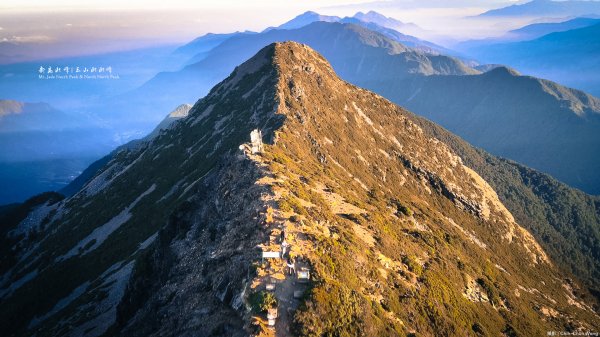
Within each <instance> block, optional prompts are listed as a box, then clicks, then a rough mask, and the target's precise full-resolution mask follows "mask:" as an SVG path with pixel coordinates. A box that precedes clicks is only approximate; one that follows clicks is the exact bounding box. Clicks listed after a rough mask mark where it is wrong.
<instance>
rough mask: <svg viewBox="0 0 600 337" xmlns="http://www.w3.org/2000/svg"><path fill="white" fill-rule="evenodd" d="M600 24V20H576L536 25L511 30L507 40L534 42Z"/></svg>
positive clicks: (583, 18)
mask: <svg viewBox="0 0 600 337" xmlns="http://www.w3.org/2000/svg"><path fill="white" fill-rule="evenodd" d="M598 23H600V18H585V17H581V18H575V19H571V20H567V21H563V22H550V23H534V24H531V25H527V26H524V27H522V28H519V29H515V30H511V31H509V32H508V34H507V39H518V40H522V41H523V40H533V39H537V38H539V37H542V36H544V35H548V34H550V33H556V32H564V31H567V30H572V29H578V28H585V27H589V26H593V25H595V24H598Z"/></svg>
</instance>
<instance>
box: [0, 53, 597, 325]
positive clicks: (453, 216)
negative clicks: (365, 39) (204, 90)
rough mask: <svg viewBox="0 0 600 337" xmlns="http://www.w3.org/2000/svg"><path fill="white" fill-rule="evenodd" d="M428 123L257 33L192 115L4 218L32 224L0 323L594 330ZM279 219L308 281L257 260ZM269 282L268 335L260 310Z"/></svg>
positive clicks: (0, 306) (557, 277)
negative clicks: (256, 146)
mask: <svg viewBox="0 0 600 337" xmlns="http://www.w3.org/2000/svg"><path fill="white" fill-rule="evenodd" d="M427 123H428V122H426V121H424V120H423V119H420V118H418V117H416V116H415V115H413V114H411V113H409V112H407V111H406V110H403V109H402V108H399V107H397V106H395V105H393V104H392V103H390V102H389V101H387V100H385V99H383V98H382V97H381V96H378V95H376V94H373V93H371V92H368V91H366V90H363V89H360V88H357V87H355V86H352V85H350V84H348V83H346V82H343V81H342V80H340V79H339V78H338V77H337V76H336V74H335V73H334V71H333V69H332V68H331V66H330V65H329V64H328V62H327V61H326V60H325V59H324V58H323V57H322V56H320V55H319V54H317V53H316V52H314V51H313V50H311V49H310V48H308V47H307V46H304V45H300V44H297V43H278V44H273V45H269V46H267V47H266V48H263V49H261V50H260V51H259V52H258V53H257V54H256V55H255V56H254V57H252V58H251V59H250V60H248V61H247V62H245V63H243V64H242V65H240V66H239V67H237V68H236V69H235V70H234V72H233V73H232V74H231V75H230V76H229V77H228V78H227V79H226V80H224V81H223V82H221V83H219V84H218V85H217V86H215V87H214V88H213V89H212V90H211V91H210V93H209V94H208V95H207V96H206V97H205V98H203V99H201V100H199V101H198V102H197V103H196V104H195V105H194V107H193V108H192V109H191V110H190V112H189V114H188V116H187V117H185V118H184V119H182V120H180V122H178V123H177V124H175V125H174V126H173V127H171V128H168V129H167V130H165V132H162V133H160V134H159V135H158V136H157V137H155V138H154V139H152V140H151V141H150V142H148V143H147V144H145V145H144V146H141V147H138V148H135V149H125V150H123V151H121V152H120V153H118V154H117V155H116V156H115V157H114V158H113V159H112V160H111V161H110V162H109V163H108V164H106V166H104V168H103V169H102V170H101V171H100V172H99V173H98V174H97V175H95V177H94V178H92V179H91V180H90V181H89V182H88V183H87V184H86V185H85V186H84V187H83V189H82V190H81V191H79V192H78V193H76V194H75V195H74V196H72V197H70V198H68V199H66V200H64V201H59V202H55V201H54V200H48V201H47V202H45V203H44V204H43V205H42V206H40V207H37V208H36V209H35V210H34V212H33V213H36V214H38V215H37V217H35V218H34V217H28V218H27V219H28V220H27V219H26V220H27V221H21V222H19V223H18V225H16V227H15V228H12V229H11V230H10V232H11V233H19V232H22V231H23V230H24V229H26V228H27V229H29V231H31V230H34V232H35V233H36V234H35V235H33V236H31V235H30V236H28V237H27V238H26V239H25V240H23V241H21V244H20V245H19V247H18V249H17V250H16V251H15V252H14V254H15V257H14V259H13V263H8V264H5V265H3V271H6V272H5V273H4V275H3V278H2V280H3V286H2V287H1V288H0V289H2V293H1V295H2V297H3V299H2V302H1V303H0V323H1V324H0V326H1V327H2V328H3V329H5V331H4V334H7V335H10V334H12V333H19V334H25V333H27V334H31V333H36V334H38V335H61V334H66V333H72V334H81V335H87V336H97V335H101V334H104V333H106V334H110V335H122V336H138V335H139V336H152V335H155V336H162V335H201V336H203V335H216V336H245V335H248V334H258V335H263V336H272V335H273V334H276V335H279V334H283V335H287V334H288V331H289V332H291V333H293V334H295V335H300V336H321V335H328V334H329V335H387V336H394V335H399V336H401V335H406V334H410V333H415V332H418V333H422V334H425V335H461V336H464V335H475V334H478V333H484V334H490V335H499V334H501V333H505V334H509V335H510V334H513V335H514V334H523V335H539V334H542V333H545V332H546V331H554V330H557V331H563V330H573V329H579V330H581V331H595V330H597V329H598V327H599V325H600V318H599V317H598V316H597V315H596V314H595V313H594V310H593V309H592V307H591V305H593V303H594V300H593V298H591V296H590V294H589V293H588V292H587V290H586V289H585V288H583V287H582V286H581V284H580V283H579V282H578V281H576V280H571V279H569V280H567V279H566V277H567V276H568V274H565V273H563V272H562V271H561V270H559V269H558V268H557V267H556V266H555V264H554V262H553V261H552V260H551V259H550V258H549V257H548V256H547V255H546V253H545V252H544V250H543V249H542V248H541V247H540V246H539V245H538V243H537V242H536V240H535V239H534V238H533V237H532V236H531V234H529V232H528V231H526V230H525V229H523V228H522V227H521V226H520V224H519V223H518V222H517V221H516V220H515V219H514V217H513V215H512V214H511V213H510V211H509V210H508V209H507V208H506V207H505V206H504V204H503V203H502V202H501V201H500V200H499V198H498V196H497V195H496V192H495V191H494V190H493V189H492V188H491V187H490V185H489V184H488V183H487V182H486V181H485V180H484V179H482V177H481V176H480V175H479V174H478V173H476V172H475V171H473V170H472V169H470V168H469V167H467V166H465V165H464V164H463V160H462V159H461V158H460V157H459V156H457V154H456V152H454V150H452V147H451V146H449V145H446V144H445V143H443V142H441V141H440V140H438V139H437V138H435V137H433V133H435V132H437V133H439V134H440V135H442V136H444V135H445V136H447V137H451V136H450V135H448V133H447V132H446V131H444V130H443V129H441V128H439V127H437V126H435V125H433V124H431V123H429V124H427ZM424 126H426V127H424ZM255 128H259V129H260V130H261V131H262V133H263V139H264V141H265V144H264V145H263V146H262V147H263V151H262V152H261V153H259V154H253V153H252V152H251V151H250V144H248V141H249V135H250V132H251V131H252V130H254V129H255ZM454 142H456V143H457V144H460V146H464V147H465V149H466V151H467V152H468V151H474V150H473V149H472V148H471V147H469V146H468V145H466V144H465V143H464V142H462V141H460V140H459V139H454ZM452 146H455V145H452ZM465 153H466V152H465ZM472 155H473V156H474V157H473V158H472V159H473V160H477V159H479V160H484V158H485V157H484V156H483V155H482V154H477V153H475V154H472ZM490 158H491V157H490ZM484 161H485V160H484ZM497 164H498V165H499V166H504V165H506V164H503V163H502V162H501V161H500V162H497ZM174 166H176V168H175V169H174V168H173V167H174ZM484 166H485V165H484ZM504 167H507V166H504ZM517 167H518V166H517ZM490 169H492V170H494V169H495V168H490ZM526 175H527V174H526ZM519 200H520V202H522V203H525V202H526V201H525V200H524V199H519ZM42 202H44V201H42ZM33 213H30V214H33ZM92 214H93V216H91V215H92ZM36 219H47V220H41V221H37V220H36ZM282 229H283V230H285V236H286V240H288V242H289V243H290V244H291V248H290V254H291V255H293V256H295V257H296V258H297V259H298V268H300V267H302V266H305V267H307V268H310V273H311V276H310V281H309V283H308V284H302V283H301V282H294V280H293V277H292V276H289V275H288V276H286V275H285V274H284V273H283V267H284V264H283V262H282V261H278V260H271V261H270V262H268V263H261V262H260V261H261V258H260V257H261V250H264V251H271V250H274V251H279V249H280V241H279V238H280V236H281V230H282ZM542 281H543V282H542ZM271 282H274V283H275V291H274V295H273V296H274V298H275V299H276V301H277V302H278V303H279V306H278V318H277V323H276V325H275V331H273V330H270V329H268V328H267V327H266V326H265V324H266V313H265V312H261V310H262V309H261V306H260V305H259V304H260V303H261V302H262V299H263V298H266V297H265V295H264V293H261V291H263V290H264V289H265V287H266V285H267V284H268V283H271ZM294 292H298V295H299V296H298V298H296V297H295V296H294ZM565 298H566V299H567V300H565ZM33 303H35V305H33ZM288 329H289V330H288ZM482 331H483V332H482Z"/></svg>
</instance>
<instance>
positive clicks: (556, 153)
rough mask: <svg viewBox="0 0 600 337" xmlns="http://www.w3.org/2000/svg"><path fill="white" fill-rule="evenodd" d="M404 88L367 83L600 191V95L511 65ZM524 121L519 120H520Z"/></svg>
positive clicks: (471, 137)
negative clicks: (524, 72) (527, 73)
mask: <svg viewBox="0 0 600 337" xmlns="http://www.w3.org/2000/svg"><path fill="white" fill-rule="evenodd" d="M406 85H407V87H406V89H405V90H394V89H391V88H392V87H390V86H389V84H388V85H387V86H384V85H382V84H381V83H379V84H375V83H372V84H369V85H366V87H368V88H371V89H374V88H377V91H378V92H380V93H381V94H383V95H384V96H386V97H389V98H390V99H392V100H393V101H394V102H397V103H399V104H402V105H404V106H406V107H408V108H409V109H411V110H412V111H415V112H416V113H418V114H420V115H422V116H424V117H426V118H429V119H431V120H432V121H434V122H436V123H439V124H441V125H443V126H444V127H446V128H448V130H450V131H451V132H454V133H456V134H458V135H460V136H461V137H463V138H464V139H465V140H467V141H468V142H470V143H471V144H473V145H475V146H478V147H481V148H484V149H486V150H488V151H490V152H491V153H493V154H496V155H500V156H503V157H506V158H511V159H513V160H516V161H518V162H521V163H525V164H527V165H529V166H531V167H534V168H538V169H541V170H544V171H546V172H548V173H551V174H552V175H553V176H555V177H557V178H559V179H560V180H562V181H565V182H567V183H568V184H570V185H572V186H575V187H578V188H581V189H583V190H586V191H588V192H591V193H593V194H599V193H600V189H599V186H600V180H598V175H597V174H596V172H597V171H598V169H600V161H599V160H598V157H597V156H595V155H594V153H597V152H598V151H599V149H600V137H598V134H599V132H600V100H598V99H597V98H595V97H593V96H590V95H588V94H585V93H583V92H581V91H577V90H573V89H568V88H565V87H562V86H560V85H557V84H556V83H553V82H550V81H545V80H540V79H537V78H534V77H527V76H520V75H518V74H517V73H515V72H514V71H511V70H509V69H507V68H505V67H499V68H495V69H493V70H491V71H489V72H487V73H484V74H482V75H476V76H471V77H461V76H430V77H420V78H416V79H415V80H414V81H413V82H412V83H410V84H406ZM517 121H518V122H517Z"/></svg>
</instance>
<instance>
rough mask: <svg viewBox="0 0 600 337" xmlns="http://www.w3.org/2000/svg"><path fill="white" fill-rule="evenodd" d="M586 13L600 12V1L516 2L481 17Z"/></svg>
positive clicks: (547, 0)
mask: <svg viewBox="0 0 600 337" xmlns="http://www.w3.org/2000/svg"><path fill="white" fill-rule="evenodd" d="M586 14H600V1H595V0H591V1H580V0H567V1H553V0H533V1H530V2H527V3H524V4H516V5H511V6H508V7H504V8H500V9H493V10H490V11H487V12H485V13H483V14H481V15H479V16H480V17H498V16H505V17H510V16H531V17H544V16H545V17H548V16H555V17H568V16H581V15H586Z"/></svg>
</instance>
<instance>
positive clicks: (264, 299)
mask: <svg viewBox="0 0 600 337" xmlns="http://www.w3.org/2000/svg"><path fill="white" fill-rule="evenodd" d="M248 301H249V302H250V306H251V307H252V310H254V312H256V313H261V312H266V311H267V310H269V309H271V308H274V307H276V306H277V299H276V298H275V295H273V293H270V292H268V291H261V292H257V293H253V294H251V295H250V297H249V298H248Z"/></svg>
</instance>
